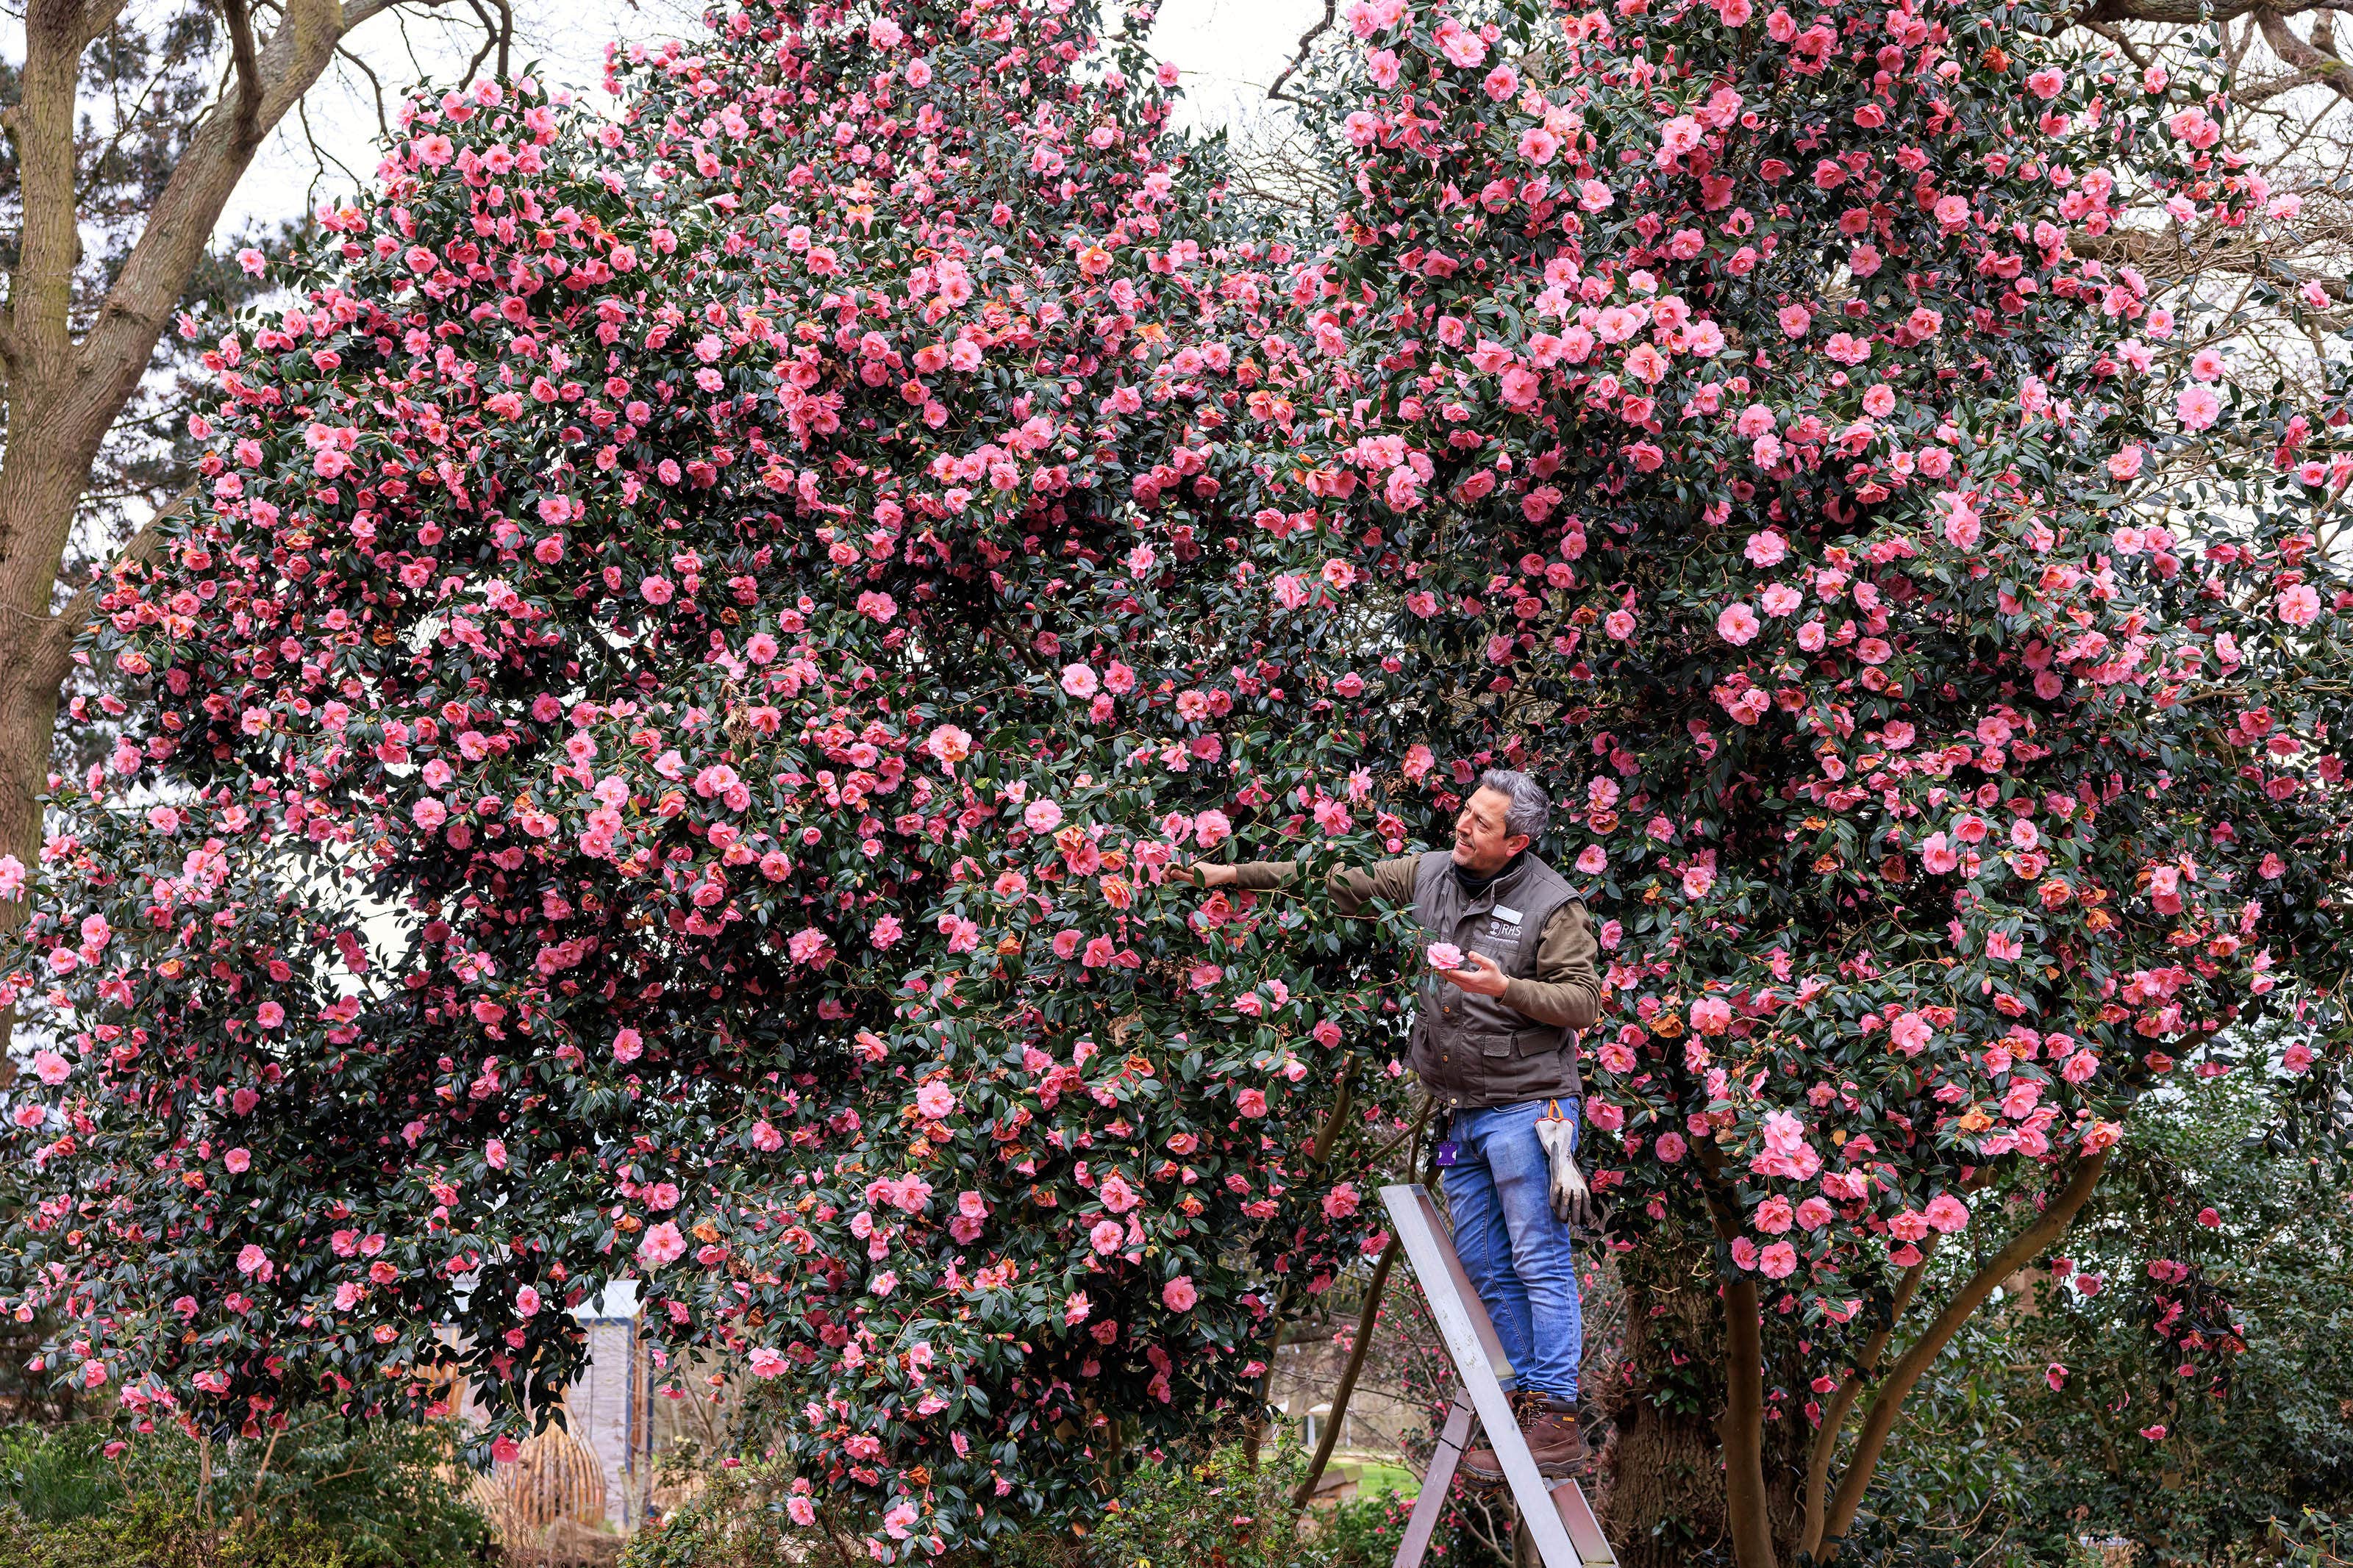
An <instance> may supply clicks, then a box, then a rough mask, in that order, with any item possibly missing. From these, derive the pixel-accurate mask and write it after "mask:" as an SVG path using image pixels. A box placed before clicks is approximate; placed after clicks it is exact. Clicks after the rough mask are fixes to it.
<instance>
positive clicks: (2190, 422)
mask: <svg viewBox="0 0 2353 1568" xmlns="http://www.w3.org/2000/svg"><path fill="white" fill-rule="evenodd" d="M2173 411H2174V413H2175V414H2177V415H2179V416H2180V419H2181V425H2182V428H2184V429H2186V430H2204V429H2208V428H2211V426H2212V425H2213V423H2214V421H2215V420H2217V419H2219V418H2221V415H2222V400H2221V398H2220V397H2218V396H2216V395H2214V389H2213V388H2212V387H2211V386H2185V387H2183V388H2182V389H2181V395H2179V397H2176V398H2175V399H2174V400H2173Z"/></svg>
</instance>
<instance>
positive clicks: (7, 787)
mask: <svg viewBox="0 0 2353 1568" xmlns="http://www.w3.org/2000/svg"><path fill="white" fill-rule="evenodd" d="M395 3H396V0H360V3H359V4H356V5H353V6H351V7H350V8H348V9H346V8H345V7H344V6H343V5H342V4H340V3H339V0H288V3H287V4H286V5H284V7H283V8H282V10H281V11H280V14H279V24H278V26H277V28H276V30H275V31H273V32H272V33H270V34H269V37H267V38H261V39H257V38H256V37H255V35H254V33H253V30H252V22H251V17H250V16H249V14H248V11H247V9H246V6H245V5H244V4H243V0H232V3H231V4H230V9H229V16H228V22H229V34H230V41H231V55H232V61H233V66H234V69H233V70H232V72H231V74H230V85H229V86H228V88H227V90H226V92H225V93H224V95H223V96H222V97H221V98H220V99H219V100H217V101H216V102H215V103H214V104H213V105H212V107H211V108H210V109H209V110H206V113H205V115H204V117H203V119H202V120H201V121H199V122H198V123H197V125H196V127H195V130H194V132H192V133H191V134H190V136H189V138H188V141H187V142H186V144H185V147H184V149H183V150H182V152H181V155H180V158H179V161H178V163H176V164H175V165H174V169H173V172H172V176H171V179H170V180H169V181H168V182H167V183H166V184H165V185H164V191H163V194H162V195H160V196H159V197H158V198H157V199H156V201H155V204H154V205H153V208H152V209H151V210H150V212H149V213H148V216H147V219H146V222H145V224H144V226H142V228H141V230H140V234H139V238H138V240H137V242H136V243H135V244H134V245H133V246H132V250H131V254H130V256H129V258H127V259H126V260H125V262H124V264H123V267H122V269H121V272H120V273H118V274H117V275H116V278H115V280H114V283H113V285H112V287H111V288H110V289H108V291H107V294H106V296H105V298H104V299H103V300H100V303H99V306H98V310H97V312H96V314H95V316H94V318H93V319H92V320H91V321H90V322H89V323H88V327H87V330H86V331H79V332H78V331H76V322H75V319H74V312H75V301H74V289H75V278H76V272H77V269H78V268H79V267H80V265H81V262H82V246H81V237H80V227H79V217H80V211H79V205H80V204H79V192H78V191H77V189H76V185H75V174H76V133H77V132H78V131H79V129H80V126H79V114H78V110H77V104H76V96H75V95H76V88H77V85H78V82H79V75H80V71H81V65H82V56H83V53H84V51H85V50H86V49H88V48H89V47H90V46H91V44H92V43H93V42H94V41H95V40H97V39H98V38H99V37H101V36H103V35H104V34H105V32H106V31H107V29H108V28H109V27H110V26H111V25H112V23H113V21H114V17H115V14H116V12H117V10H118V9H119V8H120V0H31V4H30V5H27V7H26V12H25V59H24V68H23V72H22V75H21V81H20V92H19V96H18V99H17V101H16V104H15V105H14V106H13V107H11V108H10V109H9V110H7V112H6V116H5V129H6V131H7V133H8V135H9V137H10V139H11V141H12V142H14V144H15V150H16V158H17V193H18V198H19V202H20V204H21V208H22V224H23V227H22V233H21V236H20V241H19V245H18V249H17V257H16V268H15V270H14V272H13V273H12V274H11V275H10V277H9V280H8V308H7V309H6V310H5V311H4V312H0V406H5V426H6V429H7V432H8V439H7V443H6V447H5V451H0V853H6V854H13V855H15V856H16V857H17V858H18V859H20V860H22V861H23V862H24V863H25V864H26V865H27V866H32V865H34V864H35V863H36V862H37V857H38V855H39V851H40V845H41V808H40V796H41V795H43V794H44V793H45V792H46V789H47V776H48V766H49V755H50V737H51V731H52V730H53V728H54V726H55V723H56V719H57V708H58V688H59V686H60V685H61V684H62V682H63V681H64V679H65V677H66V674H67V671H68V670H69V668H70V665H71V659H72V655H73V644H74V641H75V639H76V637H78V636H79V634H80V632H81V629H82V627H83V626H85V625H86V624H87V622H88V620H89V618H90V614H91V612H92V609H93V607H94V603H95V595H93V594H91V593H90V592H87V591H85V592H83V593H81V594H79V595H76V596H75V597H74V598H73V599H72V600H71V602H70V603H69V604H68V605H67V606H66V607H65V609H64V610H63V611H62V612H56V611H53V609H52V604H53V600H54V597H55V595H56V592H57V585H58V567H59V565H60V563H62V562H63V560H64V557H65V550H66V545H67V542H68V540H69V536H70V535H71V533H72V531H73V526H74V520H75V515H76V512H77V510H78V509H79V504H80V500H81V495H82V491H83V489H85V488H86V487H87V486H88V485H89V483H90V467H91V464H92V463H93V462H94V461H95V460H96V458H97V456H98V452H99V448H100V444H101V443H102V442H103V441H104V439H105V437H106V433H107V430H108V428H109V427H110V426H112V424H113V423H114V421H115V419H116V418H117V417H118V416H120V415H121V412H122V409H123V407H124V405H126V404H128V403H129V401H130V400H131V398H132V395H134V393H135V392H136V391H137V389H138V386H139V383H140V379H141V377H142V376H143V375H144V374H146V372H147V367H148V365H149V363H150V362H151V360H152V358H153V354H154V352H155V344H156V341H157V339H158V337H159V336H160V335H161V333H162V332H163V331H164V323H165V322H166V321H168V320H169V319H170V316H171V313H172V310H173V309H174V306H175V305H176V304H177V302H178V301H179V299H180V297H181V295H182V293H183V292H184V291H185V289H186V287H187V283H188V279H189V276H190V274H191V273H192V272H193V271H194V270H195V268H196V266H197V264H198V263H199V262H201V261H202V260H203V258H204V257H205V254H206V249H207V247H209V245H210V243H211V239H212V234H213V230H214V228H215V226H216V225H217V224H218V222H219V220H220V216H221V214H222V212H223V211H224V209H226V207H227V205H228V200H229V197H230V195H232V194H233V193H234V192H235V190H236V188H237V181H238V180H239V179H240V178H241V177H242V176H243V174H244V173H245V170H246V167H247V165H248V164H249V163H251V162H252V159H253V155H254V153H255V152H256V150H258V149H259V147H260V145H261V142H262V141H263V139H264V138H266V137H267V136H268V135H269V132H270V131H271V130H272V129H273V128H275V127H276V125H277V124H278V122H279V121H280V120H281V119H283V118H284V117H285V115H286V113H287V111H288V110H290V109H292V108H293V107H294V105H295V103H296V102H297V101H298V100H300V99H301V96H302V94H303V93H305V92H307V91H308V90H310V89H311V84H312V83H314V82H315V81H317V80H318V79H319V75H320V73H321V72H322V70H324V69H325V68H326V65H327V62H328V61H329V60H330V59H331V58H332V57H333V54H334V50H335V47H336V45H337V44H338V43H339V42H340V41H341V40H342V39H343V37H345V35H347V34H348V33H349V32H350V31H351V29H352V28H353V27H354V26H358V25H360V24H361V23H362V22H364V21H365V20H366V19H367V18H368V17H370V16H374V15H375V14H376V13H378V12H380V11H384V10H386V9H389V8H390V7H391V5H393V4H395ZM414 3H416V4H419V5H433V4H437V3H438V0H414ZM158 521H161V520H160V519H159V520H158ZM157 542H159V530H158V529H157V527H156V526H155V525H154V524H151V525H150V526H149V527H148V528H147V529H146V530H145V531H142V533H141V535H140V536H139V538H138V539H137V540H134V541H133V542H132V551H133V552H137V553H139V554H141V555H142V556H143V555H144V554H146V553H149V552H153V549H154V548H155V546H156V544H157ZM26 906H27V900H17V901H16V902H13V903H5V904H0V934H5V933H6V932H8V931H14V930H15V929H16V928H17V927H18V926H20V925H21V924H22V923H23V921H24V920H25V918H26V912H27V907H26ZM13 1022H14V1019H13V1016H6V1015H0V1049H4V1048H5V1043H6V1036H7V1030H8V1026H10V1025H12V1024H13Z"/></svg>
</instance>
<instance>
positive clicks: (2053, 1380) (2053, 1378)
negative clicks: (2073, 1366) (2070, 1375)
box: [2042, 1361, 2067, 1394]
mask: <svg viewBox="0 0 2353 1568" xmlns="http://www.w3.org/2000/svg"><path fill="white" fill-rule="evenodd" d="M2042 1381H2043V1382H2045V1383H2047V1384H2050V1385H2051V1392H2052V1393H2053V1394H2056V1393H2058V1392H2059V1391H2060V1390H2061V1389H2063V1388H2064V1387H2066V1386H2067V1368H2066V1366H2065V1364H2064V1363H2060V1362H2055V1361H2054V1362H2052V1363H2051V1364H2050V1365H2049V1366H2046V1367H2044V1368H2043V1369H2042Z"/></svg>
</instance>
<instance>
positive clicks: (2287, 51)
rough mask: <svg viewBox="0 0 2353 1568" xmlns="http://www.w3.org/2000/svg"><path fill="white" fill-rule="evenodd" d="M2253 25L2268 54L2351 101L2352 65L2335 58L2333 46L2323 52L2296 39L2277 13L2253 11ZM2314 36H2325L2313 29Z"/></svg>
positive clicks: (2352, 87) (2284, 19) (2352, 92)
mask: <svg viewBox="0 0 2353 1568" xmlns="http://www.w3.org/2000/svg"><path fill="white" fill-rule="evenodd" d="M2255 25H2256V26H2259V27H2261V28H2262V29H2263V42H2265V43H2266V44H2269V45H2270V46H2271V47H2272V53H2274V54H2275V55H2277V56H2279V58H2281V59H2283V60H2284V61H2285V62H2286V63H2287V64H2289V65H2291V66H2293V67H2295V68H2296V69H2297V70H2300V71H2303V72H2305V73H2306V74H2307V75H2310V76H2311V77H2313V78H2314V79H2316V80H2319V81H2325V82H2327V84H2328V85H2329V86H2330V87H2331V88H2332V89H2335V90H2336V91H2337V95H2338V96H2339V97H2341V98H2345V99H2347V100H2353V65H2348V64H2346V63H2345V62H2344V61H2343V60H2341V59H2338V58H2337V53H2336V50H2335V48H2334V47H2330V48H2328V49H2326V50H2324V49H2321V48H2319V47H2316V46H2315V45H2314V44H2311V43H2307V42H2306V41H2305V40H2304V39H2302V38H2299V37H2296V36H2295V32H2294V31H2293V30H2292V29H2290V28H2289V26H2288V25H2287V19H2286V18H2285V17H2284V16H2281V15H2280V14H2279V13H2278V12H2277V11H2271V10H2263V11H2258V12H2256V13H2255ZM2314 37H2316V38H2326V37H2327V35H2326V34H2323V33H2321V32H2320V31H2319V30H2318V29H2317V28H2315V29H2314Z"/></svg>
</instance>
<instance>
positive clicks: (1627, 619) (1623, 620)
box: [1601, 610, 1634, 642]
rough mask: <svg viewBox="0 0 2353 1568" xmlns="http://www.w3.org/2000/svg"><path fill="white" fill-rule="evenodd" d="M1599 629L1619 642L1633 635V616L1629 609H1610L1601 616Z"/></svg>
mask: <svg viewBox="0 0 2353 1568" xmlns="http://www.w3.org/2000/svg"><path fill="white" fill-rule="evenodd" d="M1601 629H1602V630H1603V631H1605V632H1608V633H1609V635H1610V636H1611V637H1615V638H1616V639H1617V640H1618V641H1620V642H1624V641H1625V640H1626V639H1627V638H1628V637H1632V636H1633V635H1634V616H1633V612H1632V611H1630V610H1612V611H1610V612H1609V614H1608V615H1606V616H1602V617H1601Z"/></svg>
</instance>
